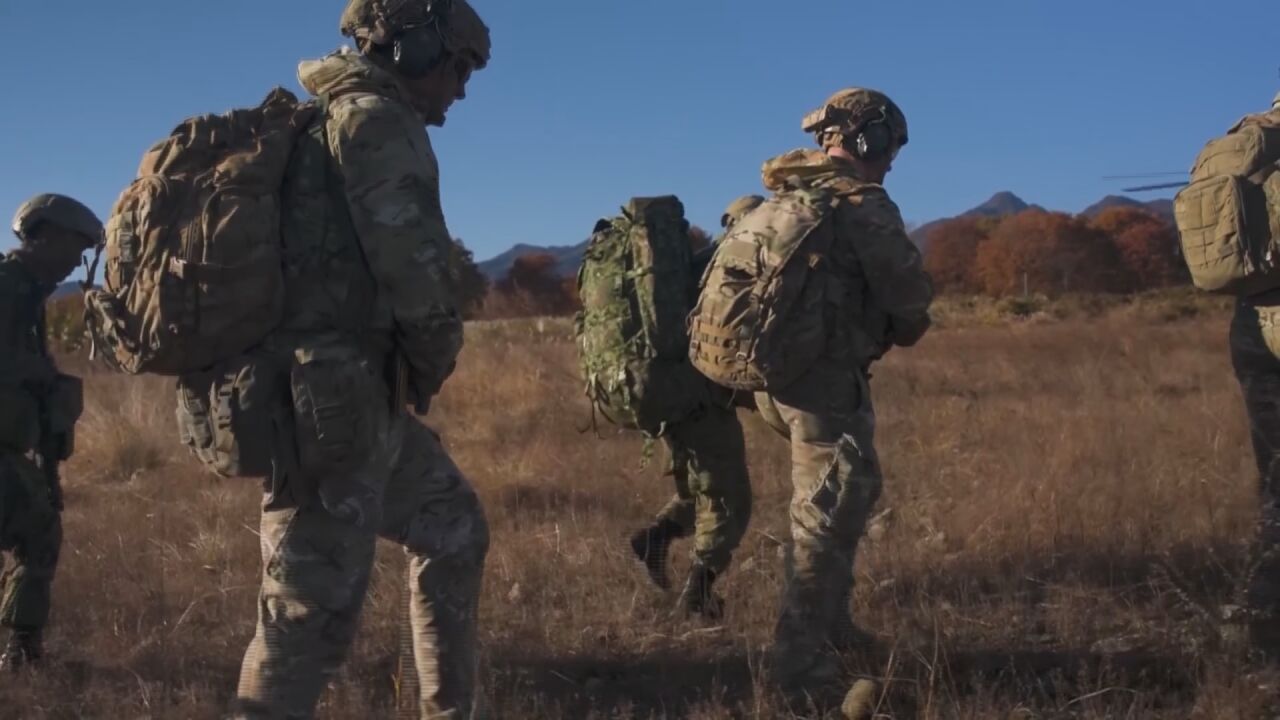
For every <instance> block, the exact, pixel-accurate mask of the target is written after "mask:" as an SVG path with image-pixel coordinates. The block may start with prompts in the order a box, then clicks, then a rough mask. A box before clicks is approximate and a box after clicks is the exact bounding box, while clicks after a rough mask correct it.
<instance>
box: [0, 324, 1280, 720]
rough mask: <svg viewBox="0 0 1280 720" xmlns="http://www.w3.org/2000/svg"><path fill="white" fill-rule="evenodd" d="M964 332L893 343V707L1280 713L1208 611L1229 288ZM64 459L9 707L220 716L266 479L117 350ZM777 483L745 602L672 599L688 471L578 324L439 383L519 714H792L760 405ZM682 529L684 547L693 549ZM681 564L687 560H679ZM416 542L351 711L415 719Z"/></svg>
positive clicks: (542, 332) (1223, 450)
mask: <svg viewBox="0 0 1280 720" xmlns="http://www.w3.org/2000/svg"><path fill="white" fill-rule="evenodd" d="M1032 310H1033V311H1031V312H1022V311H1021V310H1019V311H1018V314H1029V315H1030V318H1029V319H1026V320H1021V321H1017V322H977V321H974V322H964V321H963V318H964V317H965V313H966V312H969V313H971V314H972V313H973V312H975V311H974V309H973V307H970V306H953V307H943V308H940V312H939V315H940V317H942V323H941V327H940V328H939V329H938V330H937V331H935V332H934V333H932V334H931V335H930V336H929V337H928V338H927V339H926V340H925V341H924V342H922V343H921V345H920V346H919V347H917V348H915V349H912V350H908V351H899V352H895V353H894V354H893V355H892V356H891V357H890V359H888V360H887V361H886V362H884V363H882V364H881V365H880V366H878V367H877V369H876V370H875V379H874V381H873V388H874V393H875V401H876V404H877V409H878V411H879V418H880V425H879V429H880V432H879V440H878V446H879V449H880V451H881V456H882V458H883V461H884V465H885V470H886V490H885V494H884V497H883V498H882V500H881V505H880V509H881V510H882V511H883V514H882V516H881V518H880V520H879V521H878V522H877V523H876V524H875V526H874V527H873V529H872V531H871V533H870V535H871V536H870V537H869V538H868V539H867V540H866V541H864V544H863V546H862V548H863V550H862V552H861V553H860V557H859V561H858V572H857V574H858V578H859V584H858V589H857V593H856V598H855V612H856V615H857V617H858V618H859V620H860V622H862V623H864V624H865V626H866V627H867V628H869V629H872V630H874V631H875V632H876V633H877V634H879V636H880V637H881V638H882V639H883V640H884V644H885V648H884V650H883V651H882V652H876V653H873V654H867V655H859V656H850V657H849V658H847V661H848V666H849V672H850V677H851V678H852V677H858V676H867V677H874V678H876V679H878V680H880V681H881V682H882V684H883V688H884V692H883V695H882V697H881V698H880V700H881V704H880V712H881V713H882V715H881V717H892V718H1188V717H1193V718H1239V719H1242V720H1243V719H1248V718H1259V717H1271V716H1273V715H1275V710H1270V711H1268V709H1267V708H1268V703H1269V702H1271V701H1272V699H1273V696H1274V695H1275V694H1276V693H1277V692H1280V691H1277V689H1276V688H1277V687H1280V682H1277V681H1278V680H1280V677H1277V676H1275V675H1270V674H1268V672H1266V671H1260V670H1258V669H1256V668H1252V667H1250V666H1249V665H1248V663H1247V662H1246V661H1245V660H1243V659H1242V658H1241V657H1240V656H1239V654H1238V653H1237V652H1236V651H1235V650H1233V649H1232V646H1231V644H1230V643H1224V642H1222V641H1221V640H1220V638H1219V630H1220V627H1219V626H1218V625H1217V624H1216V623H1215V622H1211V621H1209V620H1208V619H1206V613H1208V612H1212V611H1215V610H1216V608H1217V607H1218V606H1221V605H1223V604H1228V603H1231V602H1233V600H1234V588H1235V586H1236V584H1237V582H1238V580H1239V577H1240V575H1241V573H1242V571H1243V570H1242V569H1243V566H1244V555H1245V550H1246V538H1247V535H1248V533H1249V530H1250V527H1251V523H1252V519H1253V515H1252V513H1253V506H1254V492H1255V484H1256V483H1255V480H1254V471H1253V470H1252V461H1251V459H1250V456H1249V454H1248V449H1247V445H1246V424H1245V420H1244V418H1243V409H1242V405H1241V402H1240V399H1239V391H1238V388H1237V386H1236V384H1235V381H1234V379H1233V377H1232V375H1231V371H1230V367H1229V363H1228V359H1227V354H1226V324H1227V315H1226V313H1225V312H1224V311H1223V310H1222V309H1221V307H1218V308H1215V309H1211V310H1204V309H1202V308H1201V309H1197V308H1190V309H1188V307H1186V306H1185V305H1178V304H1177V303H1174V304H1172V305H1168V304H1166V305H1160V306H1159V307H1154V308H1151V307H1145V306H1142V307H1118V308H1111V309H1105V310H1101V311H1098V312H1091V313H1088V314H1087V315H1085V314H1081V315H1076V316H1070V315H1069V316H1068V317H1066V318H1057V317H1051V315H1052V313H1046V312H1041V311H1039V310H1035V309H1034V308H1033V309H1032ZM88 387H89V393H90V398H89V408H88V410H87V413H86V416H85V418H84V420H83V423H82V426H81V433H80V448H79V453H78V455H77V456H76V458H75V459H74V460H73V461H72V462H71V463H70V464H69V466H68V467H67V469H66V477H67V506H68V510H67V514H66V536H67V541H66V547H65V552H64V563H63V566H62V568H61V571H60V575H59V577H58V581H57V587H56V607H55V609H54V625H53V627H52V628H51V631H50V637H49V648H48V650H49V652H50V655H51V656H52V658H53V660H52V662H51V663H50V664H49V665H47V667H46V668H45V669H44V670H43V671H42V672H41V673H40V674H37V675H34V676H30V677H25V678H21V679H17V680H14V679H10V678H0V717H3V718H81V717H84V718H215V717H219V716H220V715H221V714H222V713H223V712H224V710H225V708H226V706H227V703H228V701H229V700H230V698H231V694H232V693H233V691H234V686H235V678H236V673H237V669H238V665H239V659H240V653H241V651H242V649H243V648H244V646H245V644H246V643H247V641H248V639H249V636H250V634H251V631H252V627H253V620H254V617H253V614H254V594H255V592H256V589H257V578H258V556H257V538H256V537H255V534H254V533H255V528H256V524H257V518H256V510H257V503H258V490H257V488H256V487H254V486H253V483H250V482H228V481H218V480H216V479H213V478H211V477H210V476H208V475H205V474H204V473H202V472H201V470H200V469H199V468H198V467H197V466H196V464H195V463H194V462H193V461H192V460H190V459H188V458H187V457H186V455H185V451H184V450H183V449H182V448H181V447H180V446H179V445H178V442H177V439H176V432H175V430H174V428H173V423H172V394H171V392H170V390H169V388H168V386H167V384H166V383H165V382H164V381H163V380H160V379H155V378H146V379H140V380H138V379H128V378H120V377H112V376H106V375H98V374H95V375H92V376H91V377H90V379H89V383H88ZM744 421H745V422H746V424H747V432H748V441H749V446H750V453H751V455H750V466H751V471H752V482H753V485H754V488H755V492H756V495H757V501H756V514H755V517H754V520H753V524H752V529H751V532H750V534H749V536H748V538H747V540H746V541H745V543H744V545H743V547H742V548H741V550H740V552H739V553H738V555H737V558H736V560H735V564H734V567H733V569H732V571H731V572H730V574H729V575H728V576H727V578H726V580H725V582H724V583H723V584H722V588H721V589H722V590H723V591H724V593H725V594H726V596H727V597H728V599H729V603H728V612H727V617H726V619H725V621H724V623H723V625H720V626H707V625H703V624H697V623H693V622H688V621H685V620H682V619H674V618H672V617H671V616H670V612H669V610H670V604H671V600H672V598H670V597H665V596H663V595H662V594H660V593H659V592H657V591H655V590H653V589H652V588H650V587H649V586H648V585H647V584H646V581H645V579H644V576H643V574H642V573H641V572H640V569H639V567H638V566H637V564H636V563H635V562H634V561H633V560H632V559H631V557H630V556H629V554H628V551H627V549H626V548H625V537H626V535H627V533H628V532H629V531H631V530H632V529H634V528H635V527H637V526H639V525H641V524H643V523H645V522H646V521H647V519H648V516H649V514H650V513H651V512H654V511H656V510H657V509H658V507H659V506H660V505H661V503H662V502H663V501H664V500H665V499H666V497H667V496H668V493H669V492H670V486H669V484H668V482H667V481H666V479H664V478H662V477H661V476H660V474H659V469H658V467H657V466H656V464H655V465H654V466H651V467H649V468H647V469H642V468H641V467H640V466H639V461H640V458H641V443H640V441H639V439H638V438H637V437H634V436H632V435H618V434H616V433H614V432H612V431H610V429H609V428H607V427H602V428H601V429H600V431H601V435H603V437H601V438H597V437H596V436H595V435H594V434H593V433H592V432H591V430H590V428H589V424H590V413H589V411H588V409H587V406H586V404H585V402H584V401H583V399H582V396H581V391H580V386H579V381H578V380H577V373H576V366H575V356H574V348H573V345H572V342H571V339H570V335H569V330H568V324H567V323H566V322H564V321H551V320H548V321H521V322H511V323H489V324H483V325H477V326H475V327H472V328H471V329H470V331H469V344H468V347H467V350H466V351H465V356H464V358H463V360H462V362H461V369H460V370H459V372H458V374H457V375H456V376H455V377H454V379H453V380H451V382H450V383H449V385H448V387H447V390H446V392H445V394H444V396H443V397H442V398H441V399H440V400H439V401H438V402H437V403H436V407H435V409H433V411H432V416H431V418H430V422H431V424H432V425H433V426H434V427H436V428H437V429H439V430H440V431H442V433H443V435H444V437H445V440H446V442H447V444H448V445H449V447H450V448H451V450H452V452H453V453H454V456H455V457H456V459H457V460H458V463H459V464H460V465H461V467H462V468H463V469H464V470H465V471H466V472H467V473H468V475H469V476H470V477H471V478H472V480H473V481H474V483H475V484H476V486H477V487H478V488H479V491H480V493H481V494H482V496H483V498H484V501H485V505H486V508H487V511H488V515H489V519H490V522H491V524H492V527H493V545H492V550H491V552H490V555H489V559H488V565H487V574H486V585H485V592H484V599H483V606H482V619H483V620H482V621H483V627H482V638H483V642H484V647H485V658H484V659H485V666H486V685H485V696H486V701H487V704H488V706H489V709H490V714H491V716H492V717H495V718H502V719H524V718H529V719H544V718H545V719H548V720H550V719H552V718H569V719H574V720H579V719H586V718H599V719H601V720H604V719H623V718H627V719H630V718H637V719H648V718H672V719H675V718H681V719H688V720H722V719H727V718H767V719H773V718H788V717H793V715H792V714H789V713H788V712H787V711H785V710H782V709H780V707H779V705H778V703H777V700H776V699H775V698H773V697H772V696H771V694H770V693H769V692H768V691H767V690H766V689H765V688H764V687H762V685H761V683H760V682H759V681H758V679H757V678H758V669H759V659H760V651H761V649H762V647H763V646H764V645H765V644H766V643H767V641H768V638H769V635H770V632H771V629H772V621H773V618H774V615H775V611H776V606H777V599H778V595H779V583H780V575H781V560H780V550H781V548H780V545H779V542H780V540H781V539H782V538H784V537H786V534H787V530H786V505H787V500H788V495H789V481H788V463H787V455H786V449H785V447H784V445H783V443H782V442H781V441H780V440H779V439H777V438H776V437H774V436H772V435H771V434H770V432H769V431H768V430H767V428H765V427H764V426H763V424H761V423H759V422H758V421H757V420H756V419H755V418H752V417H750V416H746V415H744ZM680 550H681V551H683V550H684V547H683V546H682V547H681V548H680ZM677 563H678V565H679V570H683V567H684V565H685V563H687V560H685V559H684V557H683V553H682V552H681V553H679V557H678V558H677ZM403 568H404V559H403V556H402V555H401V554H400V553H399V552H398V551H397V550H396V549H394V548H391V547H384V548H383V550H382V552H381V554H380V555H379V559H378V567H377V571H376V575H375V581H374V585H373V588H372V591H371V594H370V597H369V600H368V603H367V606H366V610H365V615H364V624H363V630H362V634H361V636H360V639H359V641H358V643H357V645H356V647H355V650H354V652H353V655H352V657H351V660H350V662H349V663H348V665H347V666H346V669H345V671H344V673H343V675H342V676H341V678H340V679H339V680H338V681H337V682H335V683H334V685H333V686H332V687H331V688H330V689H329V690H328V691H327V692H326V694H325V696H324V699H323V701H322V702H323V704H322V707H321V713H320V714H321V716H322V717H325V718H379V717H390V716H392V715H393V711H392V710H391V704H392V698H393V695H394V686H395V678H394V675H395V673H394V669H395V654H396V647H397V631H396V627H397V625H396V621H397V618H398V617H399V616H400V611H401V603H402V594H401V587H402V577H403V576H402V572H403Z"/></svg>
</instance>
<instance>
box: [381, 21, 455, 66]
mask: <svg viewBox="0 0 1280 720" xmlns="http://www.w3.org/2000/svg"><path fill="white" fill-rule="evenodd" d="M443 56H444V39H443V38H441V37H440V31H439V30H437V29H436V28H435V26H433V25H424V26H422V27H416V28H411V29H409V30H406V31H405V32H403V33H401V34H400V36H399V37H397V38H396V39H395V42H394V43H393V44H392V46H391V60H392V61H393V62H394V63H395V66H396V70H398V71H399V72H400V73H401V74H403V75H404V76H405V77H411V78H419V77H422V76H423V75H426V74H427V73H429V72H431V70H432V69H434V68H435V66H436V65H437V64H438V63H439V62H440V59H441V58H442V57H443Z"/></svg>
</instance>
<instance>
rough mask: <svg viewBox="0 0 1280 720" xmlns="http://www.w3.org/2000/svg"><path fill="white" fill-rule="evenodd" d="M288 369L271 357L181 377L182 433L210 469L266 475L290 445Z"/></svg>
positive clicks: (240, 474)
mask: <svg viewBox="0 0 1280 720" xmlns="http://www.w3.org/2000/svg"><path fill="white" fill-rule="evenodd" d="M286 373H287V370H285V369H284V368H283V367H282V366H281V365H279V364H276V363H273V362H272V361H271V360H270V359H269V358H268V357H267V356H265V354H264V355H251V356H243V357H239V358H236V359H234V360H231V361H228V362H226V363H224V364H222V365H220V366H219V367H218V368H216V369H214V370H210V371H207V372H204V373H192V374H188V375H184V376H182V377H181V378H180V379H179V381H178V410H177V416H178V432H179V434H180V436H181V438H182V443H183V444H184V445H186V446H187V447H188V448H189V449H190V450H191V452H192V453H193V454H194V455H195V456H196V457H197V458H199V460H200V462H201V463H202V464H203V465H204V466H205V467H206V468H208V469H209V470H210V471H212V472H214V473H217V474H218V475H221V476H223V477H229V478H234V477H245V478H266V477H269V476H270V475H271V474H272V470H273V467H274V461H275V459H276V453H278V452H281V451H282V450H283V449H284V448H286V447H288V444H289V442H288V441H289V437H288V436H289V432H290V425H291V422H292V413H291V412H290V410H291V408H290V405H289V395H288V388H287V385H286V378H287V374H286Z"/></svg>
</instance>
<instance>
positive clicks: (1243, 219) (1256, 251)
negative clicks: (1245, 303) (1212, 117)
mask: <svg viewBox="0 0 1280 720" xmlns="http://www.w3.org/2000/svg"><path fill="white" fill-rule="evenodd" d="M1277 162H1280V113H1277V112H1271V113H1266V114H1261V115H1250V116H1248V117H1246V118H1244V119H1243V120H1241V121H1240V122H1239V123H1237V124H1236V126H1235V127H1233V128H1232V129H1231V130H1230V131H1229V132H1228V133H1227V134H1226V135H1225V136H1223V137H1220V138H1217V139H1215V140H1212V141H1210V142H1209V144H1208V145H1206V146H1205V148H1204V150H1202V151H1201V152H1200V155H1199V157H1197V158H1196V163H1195V166H1194V167H1193V168H1192V170H1191V184H1190V185H1188V186H1187V187H1186V188H1183V190H1182V191H1181V192H1179V193H1178V196H1177V198H1176V199H1175V200H1174V207H1173V211H1174V217H1175V219H1176V220H1177V224H1178V233H1179V236H1180V237H1181V240H1182V254H1183V259H1184V260H1185V261H1186V263H1187V268H1188V269H1190V271H1191V279H1192V281H1193V282H1194V283H1195V285H1196V287H1198V288H1200V289H1202V290H1208V291H1210V292H1217V293H1224V294H1229V295H1253V294H1256V293H1259V292H1263V291H1266V290H1271V289H1274V288H1276V287H1280V174H1277V173H1276V169H1277Z"/></svg>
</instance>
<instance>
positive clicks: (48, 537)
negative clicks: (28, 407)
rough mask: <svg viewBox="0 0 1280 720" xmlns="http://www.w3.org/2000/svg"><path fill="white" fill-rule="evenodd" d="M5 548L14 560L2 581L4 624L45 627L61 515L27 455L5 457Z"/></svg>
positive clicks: (1, 480) (1, 476)
mask: <svg viewBox="0 0 1280 720" xmlns="http://www.w3.org/2000/svg"><path fill="white" fill-rule="evenodd" d="M0 550H6V551H8V552H10V553H11V554H12V556H13V559H12V562H11V563H9V564H8V567H7V568H5V570H4V574H3V576H2V577H0V625H3V626H4V627H8V628H20V629H27V630H39V629H42V628H43V627H44V626H45V625H46V624H47V623H48V621H49V606H50V601H51V597H52V589H53V578H54V574H55V573H56V572H57V569H58V556H59V554H60V552H61V550H62V513H61V511H60V508H59V507H58V506H57V502H56V500H55V499H54V497H53V492H52V489H51V488H50V487H49V484H48V481H47V480H46V479H45V475H44V472H43V471H42V470H41V469H40V467H39V465H38V464H37V461H35V460H32V459H30V458H27V457H25V456H22V455H13V454H10V455H5V456H0ZM3 565H4V562H3V558H0V566H3Z"/></svg>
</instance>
